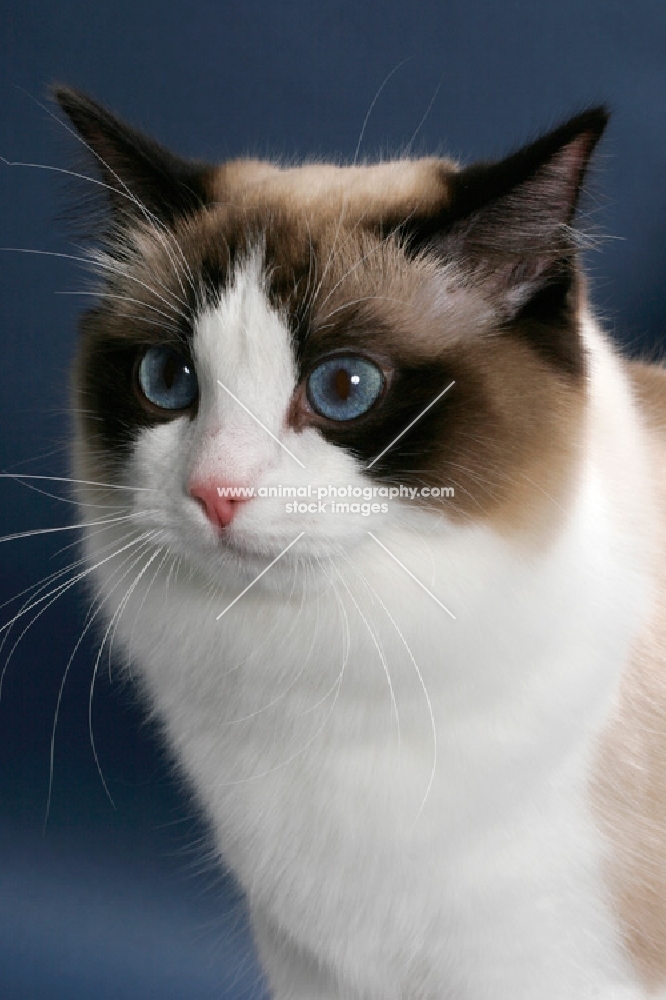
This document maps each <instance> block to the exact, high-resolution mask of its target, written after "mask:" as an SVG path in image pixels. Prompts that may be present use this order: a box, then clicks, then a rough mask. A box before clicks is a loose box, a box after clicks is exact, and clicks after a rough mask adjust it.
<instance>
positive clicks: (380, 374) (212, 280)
mask: <svg viewBox="0 0 666 1000" xmlns="http://www.w3.org/2000/svg"><path fill="white" fill-rule="evenodd" d="M59 100H60V101H61V104H62V105H63V107H64V108H65V110H66V111H67V112H68V114H69V115H70V117H71V118H72V120H73V121H74V123H75V124H76V126H77V127H78V129H79V130H80V132H81V134H82V135H83V136H84V137H85V140H86V142H87V143H88V144H89V146H90V147H91V148H92V149H93V150H94V152H95V154H96V155H97V156H98V157H99V158H101V160H102V161H103V167H102V174H103V179H104V182H105V183H106V184H107V185H108V188H109V190H110V191H111V197H110V201H111V207H112V215H111V218H112V222H111V225H110V227H109V228H108V229H107V231H106V233H105V235H104V237H103V240H102V249H101V250H100V251H99V253H98V256H97V258H96V261H97V266H98V269H99V271H100V273H101V275H102V277H103V278H104V286H103V288H102V289H101V293H100V302H99V305H98V306H97V307H96V308H95V309H93V310H91V311H90V312H89V313H88V314H87V315H86V316H85V318H84V321H83V325H82V333H83V335H82V340H81V347H80V352H79V358H78V363H77V369H76V377H75V393H76V397H77V399H76V404H77V409H78V411H80V412H81V413H82V414H83V416H82V417H81V418H80V424H79V434H78V441H77V457H78V464H79V471H80V472H81V473H82V478H86V479H89V480H92V481H98V482H102V483H111V484H113V483H117V484H119V485H122V486H124V487H130V488H131V492H132V503H133V506H134V509H135V511H139V512H141V524H142V526H143V527H144V528H145V529H146V530H149V531H150V530H154V531H156V532H158V533H159V539H160V544H162V545H166V546H167V547H168V548H169V550H170V551H173V552H177V553H179V554H181V555H182V556H183V557H184V558H186V559H187V560H188V561H190V562H191V563H193V564H194V565H196V566H197V567H199V568H203V569H204V570H205V571H206V573H207V574H208V575H209V576H212V577H213V578H215V577H221V576H224V575H228V572H229V567H230V566H233V567H234V568H235V569H237V570H239V571H242V572H247V573H250V574H254V573H256V572H258V571H259V570H260V569H262V568H264V567H265V566H266V561H267V558H268V559H274V558H277V557H278V556H280V554H281V553H282V552H283V551H284V550H285V548H286V547H287V546H289V545H290V543H292V542H293V541H294V539H295V538H297V537H298V536H299V535H300V538H299V544H298V546H297V548H295V549H294V552H293V553H291V554H290V555H289V557H288V558H292V557H293V558H300V557H301V556H303V555H305V556H307V557H310V559H311V561H312V562H315V563H316V561H317V560H318V559H322V558H331V557H335V556H336V555H343V554H345V553H346V552H348V551H350V550H353V548H354V547H355V545H357V544H358V543H359V541H361V540H362V539H364V538H365V537H366V536H367V532H368V531H369V530H370V531H381V530H383V529H384V528H391V527H394V526H406V527H412V528H414V529H417V530H419V529H420V528H422V527H423V526H424V523H425V522H424V518H425V519H427V525H428V529H429V530H437V531H444V532H446V531H455V530H460V529H461V527H463V528H464V526H466V525H468V524H470V523H474V522H477V521H482V522H484V523H488V522H489V523H491V524H493V525H494V526H495V527H496V528H497V529H498V530H500V531H503V532H514V533H515V532H524V531H526V530H527V531H528V532H529V531H533V530H535V528H536V526H538V525H542V524H543V522H544V516H545V514H544V512H547V516H546V520H548V517H549V516H550V514H551V513H552V511H553V509H554V507H555V508H557V507H558V504H557V503H556V504H555V505H554V506H553V504H552V500H553V499H556V498H557V497H558V496H561V495H562V493H563V491H564V490H566V486H567V483H568V482H569V476H570V474H571V471H572V463H573V462H574V456H575V448H573V447H572V443H573V442H574V441H575V437H576V428H577V426H578V421H579V419H580V413H581V405H582V402H583V398H584V374H585V360H584V356H583V352H582V347H581V341H580V336H579V331H578V316H579V308H580V299H581V291H580V286H579V282H578V277H577V271H576V268H575V263H574V259H573V257H574V254H573V251H574V247H573V245H572V241H571V237H570V232H569V228H568V224H569V222H570V221H571V217H572V214H573V211H574V207H575V201H576V197H577V192H578V188H579V186H580V182H581V178H582V173H583V170H584V168H585V165H586V163H587V159H588V157H589V155H590V153H591V150H592V148H593V146H594V144H595V142H596V140H597V138H598V136H599V134H600V132H601V129H602V128H603V124H604V121H605V118H604V116H603V113H601V112H590V113H588V114H587V115H584V116H581V117H580V118H578V119H575V120H574V121H573V122H571V123H569V125H567V126H564V127H563V128H562V129H560V130H558V131H557V132H555V133H552V134H551V135H550V136H548V137H546V138H545V139H543V140H540V141H539V142H537V143H535V144H533V146H531V147H528V148H527V149H526V150H523V151H521V153H520V154H517V155H516V156H514V157H512V158H509V159H508V160H506V161H503V162H502V163H501V164H497V165H494V166H491V167H487V168H472V169H470V170H467V171H458V170H457V169H456V168H455V167H454V166H453V165H452V164H451V163H449V162H448V161H441V160H421V161H397V162H395V163H391V164H382V165H377V166H373V167H350V168H339V167H333V166H307V167H302V168H292V169H287V170H282V169H279V168H277V167H274V166H272V165H269V164H264V163H257V162H255V161H235V162H232V163H230V164H227V165H224V166H222V167H220V168H209V167H203V166H201V167H199V166H197V165H191V164H184V163H182V162H181V161H178V160H176V159H175V158H173V157H171V155H170V154H166V153H165V152H164V151H163V150H161V149H160V148H159V147H156V146H155V145H153V144H151V143H150V142H149V141H147V140H145V139H143V137H140V136H138V135H137V134H136V133H134V132H132V131H131V130H128V129H127V128H126V127H125V126H122V125H120V124H119V123H118V122H117V121H116V120H115V119H112V118H111V117H110V116H109V115H108V114H107V113H106V112H103V111H102V110H101V109H99V108H98V107H97V106H96V105H93V104H92V102H89V101H88V100H87V99H85V98H82V97H81V96H80V95H76V94H73V93H72V92H68V91H63V92H60V94H59ZM329 486H332V487H335V488H337V489H338V490H340V489H341V488H347V489H349V488H350V489H351V495H345V494H344V493H340V494H339V495H338V496H337V497H335V496H333V497H332V496H330V495H326V496H324V495H323V492H322V491H323V490H324V489H326V488H328V487H329ZM400 486H402V487H403V495H402V496H401V497H395V496H390V495H389V496H387V495H386V491H387V490H389V489H390V488H391V487H393V488H394V489H395V488H396V487H398V488H399V487H400ZM229 488H242V489H246V490H253V491H254V493H255V495H254V496H253V497H252V498H251V499H245V500H243V501H242V502H240V501H233V500H230V499H228V497H221V496H220V492H219V491H220V490H222V491H224V490H227V489H229ZM373 488H374V489H373ZM405 489H408V490H410V491H411V493H410V495H409V496H405V495H404V491H405ZM433 489H434V490H435V491H437V490H439V491H442V492H447V493H448V495H446V496H445V497H444V496H442V497H437V498H433V497H432V495H426V496H423V495H422V493H423V491H424V490H425V491H426V492H427V491H429V493H430V494H432V491H433ZM290 490H291V491H294V490H297V491H299V490H300V495H297V496H295V497H294V496H293V492H292V494H291V495H289V491H290ZM416 491H419V494H417V493H416ZM304 493H305V494H306V495H304ZM275 494H277V495H275ZM87 495H91V494H90V493H88V494H87ZM544 497H546V498H547V499H548V503H545V502H544ZM333 504H349V505H350V509H349V510H348V511H347V510H345V509H344V507H343V508H338V510H337V512H336V511H335V509H334V507H333Z"/></svg>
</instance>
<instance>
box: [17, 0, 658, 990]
mask: <svg viewBox="0 0 666 1000" xmlns="http://www.w3.org/2000/svg"><path fill="white" fill-rule="evenodd" d="M0 45H1V47H2V49H1V56H0V122H1V123H2V127H1V130H0V154H1V155H2V156H4V157H6V158H7V159H9V160H22V161H29V162H33V163H43V164H54V165H59V166H65V165H67V163H68V158H67V156H68V154H67V142H65V141H64V136H65V133H64V130H63V129H62V128H60V127H59V126H57V125H56V124H55V123H54V122H53V120H52V119H51V118H49V116H48V114H47V113H46V112H45V111H44V110H42V109H41V108H40V107H39V106H38V104H36V103H35V100H34V98H37V99H38V100H40V101H41V100H43V99H44V97H45V92H46V86H47V84H48V83H49V82H51V81H53V80H60V81H63V82H67V83H71V84H74V85H76V86H78V87H81V88H84V89H86V90H88V91H90V92H91V93H92V94H93V95H95V96H96V97H98V98H99V99H100V100H102V101H103V102H105V103H107V104H108V105H110V106H111V107H112V108H114V109H115V110H117V111H118V112H119V113H121V114H123V115H124V116H126V117H127V118H129V119H130V120H131V121H133V122H134V123H136V124H138V125H140V126H142V127H144V128H146V129H147V130H149V131H150V132H152V133H154V134H155V135H156V136H157V137H158V138H159V139H161V140H162V141H163V142H165V143H167V144H170V145H172V146H173V147H174V148H176V149H177V150H179V151H180V152H182V153H184V154H189V155H193V156H199V157H204V158H210V159H213V158H224V157H227V156H233V155H238V154H241V153H248V152H249V153H252V154H255V155H273V156H274V155H278V156H281V157H288V158H294V157H301V156H304V155H310V154H315V155H316V156H319V157H322V156H335V157H340V156H342V157H346V158H350V157H352V156H353V155H354V151H355V149H356V146H357V142H358V141H359V136H360V134H361V129H362V126H363V122H364V119H365V117H366V114H367V113H368V111H369V109H370V108H371V106H372V113H371V114H370V116H369V120H368V122H367V127H366V128H365V131H364V133H363V138H362V142H361V149H360V152H361V156H372V155H376V154H378V153H387V152H391V151H394V152H395V151H399V150H400V149H401V148H403V147H404V146H405V145H406V144H407V143H408V142H409V141H410V139H412V136H413V135H414V133H415V132H417V134H416V137H415V139H414V144H413V148H414V150H415V151H417V152H418V151H426V150H427V151H430V152H433V151H442V152H449V153H452V154H453V155H455V156H459V157H461V158H464V159H466V160H469V159H472V158H474V157H490V156H494V155H499V154H501V153H502V152H504V151H507V150H508V149H509V148H510V147H512V146H514V145H515V144H516V143H518V142H520V141H522V140H525V139H528V138H530V137H532V136H533V135H534V134H535V132H537V131H539V130H540V129H542V128H544V127H547V126H549V125H551V124H553V123H554V122H555V121H557V120H558V119H559V118H561V117H562V116H564V115H566V114H568V113H570V112H573V111H576V110H578V109H580V108H581V107H583V106H585V105H586V104H589V103H591V102H595V101H598V100H607V101H608V102H609V103H610V105H611V107H612V109H613V112H614V115H613V119H612V122H611V125H610V128H609V131H608V134H607V137H606V138H605V140H604V142H603V145H602V148H601V150H600V153H599V155H598V156H597V158H596V168H595V171H594V178H593V185H592V190H591V192H590V194H589V195H588V197H587V200H586V204H585V211H586V216H585V220H584V221H585V224H586V225H587V226H588V227H589V226H592V227H593V228H594V229H595V230H596V231H597V232H598V233H602V234H605V235H606V236H608V237H609V238H608V239H606V240H603V241H602V243H601V250H600V252H595V253H594V254H593V255H591V256H590V259H589V267H590V271H591V275H592V279H593V289H594V298H595V301H596V303H597V306H598V308H599V310H600V311H601V313H602V314H603V316H604V317H605V318H606V321H607V324H608V326H609V328H610V329H611V330H612V331H613V332H614V333H615V335H616V336H617V337H618V339H621V340H623V341H624V342H625V343H626V344H628V345H631V346H632V348H634V349H639V348H640V347H641V346H643V347H645V346H647V347H651V348H653V349H654V348H655V346H656V345H659V344H661V343H662V342H663V340H662V338H663V332H664V330H665V328H666V325H665V324H664V315H665V312H666V293H665V292H664V289H663V279H664V276H665V269H664V263H663V262H664V244H665V240H664V236H665V235H666V184H665V183H664V178H665V177H666V119H665V116H664V108H665V107H666V61H665V53H666V7H665V6H664V4H663V2H661V0H634V2H633V3H631V4H628V3H627V2H626V0H583V2H581V0H558V2H557V3H551V2H549V3H545V2H535V0H494V2H493V0H437V2H419V0H412V2H410V3H405V2H396V0H368V2H365V3H363V2H359V0H344V2H340V3H332V2H327V0H324V2H321V3H318V4H308V3H305V2H301V0H289V2H282V3H277V2H272V3H268V2H258V0H243V2H239V3H229V2H213V0H163V2H161V3H153V4H147V3H142V2H138V0H122V2H115V3H113V2H104V0H103V2H101V3H97V4H95V3H89V2H77V0H59V2H58V3H48V2H47V0H42V2H41V3H40V2H37V0H5V2H4V4H3V6H2V12H1V13H0ZM393 70H394V73H393V75H392V76H391V77H390V79H388V81H387V82H386V85H385V87H384V88H383V89H382V91H381V93H379V95H378V96H377V94H378V89H379V88H380V86H381V84H382V81H384V80H385V79H386V77H387V75H388V74H390V73H391V71H393ZM375 97H377V100H376V103H375V104H374V105H373V100H374V99H375ZM431 101H432V106H431V108H430V111H429V113H428V114H427V116H426V117H425V120H423V117H424V114H425V112H426V109H427V108H428V106H429V105H430V103H431ZM417 130H418V131H417ZM65 203H66V197H65V196H64V191H63V184H62V182H61V179H59V178H58V176H57V175H54V174H49V173H48V172H46V171H41V170H38V169H33V168H24V167H9V166H1V165H0V204H1V206H2V215H1V219H0V244H1V245H2V246H3V247H23V248H28V249H38V250H45V251H52V252H55V253H67V252H73V253H76V249H72V245H71V244H70V243H68V242H67V239H66V238H65V235H64V232H63V228H62V227H61V226H59V225H58V223H57V221H56V216H57V213H58V211H59V209H60V208H62V207H63V205H64V204H65ZM0 283H1V289H0V331H1V334H2V335H1V337H0V356H1V359H2V368H1V377H0V412H1V414H2V440H1V444H0V448H1V450H0V468H2V469H4V470H10V471H23V472H30V473H33V474H45V475H47V474H50V475H58V474H61V475H62V474H66V469H67V466H66V460H65V455H64V451H63V444H64V442H65V441H66V438H67V380H68V375H67V372H68V366H69V363H70V359H71V356H72V351H73V346H74V342H75V326H76V315H77V312H78V310H79V308H80V304H81V300H80V299H77V298H76V297H71V296H70V297H68V296H64V295H59V294H57V293H59V292H62V291H71V290H76V289H77V288H80V287H81V274H80V272H79V270H77V267H76V265H75V264H73V263H72V262H71V261H68V260H66V259H63V258H58V257H51V256H44V257H40V256H37V255H28V254H18V253H12V252H7V251H4V250H3V251H0ZM31 482H32V483H33V485H37V486H41V487H42V488H46V489H47V490H48V489H54V491H56V492H60V493H61V495H62V496H66V491H63V490H55V488H54V487H53V486H50V485H49V484H48V483H39V481H37V482H35V481H31ZM0 498H1V500H0V505H1V514H2V532H3V535H4V534H9V533H14V532H21V531H28V530H30V529H33V528H43V527H53V526H64V525H67V524H69V523H71V520H72V509H71V507H70V506H69V505H68V504H67V503H64V502H61V501H57V500H53V499H50V498H49V497H46V496H44V495H42V494H39V493H36V492H35V491H34V490H30V489H29V488H27V487H26V486H25V485H20V484H16V483H14V482H12V481H11V480H6V479H3V480H0ZM71 541H73V536H72V533H71V532H67V531H63V532H61V533H58V534H55V535H45V536H37V537H35V538H29V539H21V540H14V541H7V542H4V543H3V544H2V547H1V549H0V552H1V555H2V578H1V587H0V601H5V600H8V599H9V598H11V597H12V596H13V595H15V594H17V593H18V592H20V591H21V590H22V589H23V588H25V587H28V586H30V585H31V584H33V583H35V582H36V581H38V580H39V579H40V578H41V577H43V576H45V575H46V574H48V573H50V572H53V571H54V570H56V569H57V568H58V567H61V566H63V565H65V563H66V560H67V558H68V556H70V557H71V556H72V551H73V550H72V549H71V548H70V549H67V550H66V551H65V552H64V553H61V554H60V555H59V556H58V555H54V553H56V551H57V550H58V549H60V548H61V547H62V546H65V545H67V544H69V543H70V542H71ZM12 609H14V610H17V605H16V604H10V605H7V606H5V607H3V608H2V609H0V617H2V616H4V618H3V619H2V620H6V619H7V618H8V617H10V612H11V610H12ZM35 610H37V609H35ZM85 610H86V602H85V595H84V594H83V592H82V591H81V590H76V589H75V590H73V591H71V592H68V593H67V594H65V595H63V597H61V598H60V599H59V600H58V601H57V602H56V603H55V604H54V605H53V607H52V608H50V609H49V611H48V612H47V613H45V614H44V615H43V616H42V617H41V618H40V619H39V620H38V621H36V622H35V624H34V626H33V627H32V628H31V629H30V630H29V631H28V632H27V633H26V635H25V636H24V638H23V639H22V641H21V643H20V645H19V646H18V648H17V650H16V652H15V653H14V654H13V655H12V658H11V659H10V661H9V663H8V665H7V669H6V674H5V677H4V684H3V689H2V699H1V701H0V996H2V997H8V998H11V1000H22V998H28V997H30V998H37V1000H56V998H58V1000H60V998H62V1000H78V998H83V997H85V998H88V997H95V998H103V997H109V998H111V997H112V998H113V1000H125V998H127V1000H129V998H132V1000H136V998H139V997H140V998H150V997H155V998H160V1000H166V998H170V997H173V998H188V1000H195V998H196V1000H199V998H213V997H218V998H219V997H223V996H227V997H244V998H249V997H255V998H258V997H259V996H260V995H261V985H260V983H259V980H258V979H257V970H256V966H255V965H254V964H253V961H252V959H251V957H250V954H249V950H248V939H247V934H246V931H245V929H244V926H243V920H242V909H241V904H240V903H239V900H238V897H237V896H236V895H235V894H234V891H233V888H232V887H231V886H230V884H229V883H228V882H227V881H225V880H224V879H223V878H222V877H221V876H219V875H216V874H215V873H214V871H213V869H212V868H211V865H210V863H209V861H208V860H207V856H206V831H205V829H204V828H203V827H202V826H201V825H200V823H199V821H198V820H197V818H196V814H195V811H194V809H193V808H192V806H191V804H190V803H189V802H188V799H187V796H186V793H184V792H183V790H181V789H179V788H178V786H177V783H176V782H175V781H174V780H173V779H172V777H171V776H170V771H169V767H168V764H167V763H166V761H165V760H164V758H163V756H162V754H161V751H160V749H159V742H158V740H157V739H156V737H155V734H154V733H153V732H152V731H151V730H150V729H148V728H147V727H145V725H143V723H142V721H141V719H142V717H141V712H140V708H139V706H137V704H136V702H135V696H134V694H133V692H132V690H131V688H129V687H123V686H122V685H120V684H119V683H118V681H117V680H116V681H115V683H113V684H110V683H109V681H108V677H107V672H106V669H104V670H102V671H101V674H100V678H99V681H98V684H97V687H96V691H95V699H94V713H93V722H94V732H95V738H96V746H97V751H98V755H99V760H100V765H101V769H102V771H103V774H104V777H105V779H106V783H107V785H108V788H109V790H110V793H111V796H112V798H113V800H114V803H115V808H113V807H112V805H111V803H110V802H109V799H108V798H107V796H106V793H105V791H104V787H103V784H102V781H101V779H100V777H99V775H98V773H97V769H96V766H95V761H94V757H93V753H92V750H91V745H90V738H89V733H88V717H87V711H88V708H87V701H88V691H89V686H90V678H91V674H92V664H93V658H94V647H93V644H92V643H84V644H83V645H82V647H81V649H80V650H79V653H78V654H77V656H76V657H75V659H74V661H73V663H72V666H71V669H70V671H69V673H68V676H67V682H66V684H65V686H64V689H63V696H62V701H61V705H60V713H59V722H58V727H57V731H56V736H55V757H54V772H53V787H52V795H51V800H50V814H49V820H48V824H47V826H46V829H45V831H44V829H43V824H44V814H45V810H46V805H47V799H48V788H49V756H50V743H51V734H52V729H53V719H54V713H55V709H56V703H57V700H58V692H59V688H60V685H61V681H62V678H63V674H64V671H65V667H66V664H67V661H68V658H69V656H70V653H71V651H72V649H73V648H74V645H75V643H76V640H77V637H78V635H79V633H80V631H81V629H82V626H83V622H84V615H85ZM29 617H30V616H29ZM29 617H28V619H25V623H26V624H27V621H28V620H29ZM19 632H20V629H19V630H18V631H16V632H15V633H14V635H15V636H16V637H17V636H18V634H19ZM12 642H13V640H12ZM12 642H10V643H9V644H8V645H7V646H6V647H5V650H4V651H3V654H2V656H3V658H2V660H0V669H1V668H2V665H3V664H4V662H5V659H4V658H5V657H6V655H7V653H8V652H9V649H10V648H11V645H12Z"/></svg>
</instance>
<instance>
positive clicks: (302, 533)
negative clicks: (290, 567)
mask: <svg viewBox="0 0 666 1000" xmlns="http://www.w3.org/2000/svg"><path fill="white" fill-rule="evenodd" d="M304 534H305V532H304V531H301V533H300V535H297V536H296V538H294V540H293V542H289V545H288V546H287V547H286V549H283V550H282V552H281V553H280V555H279V556H276V557H275V559H274V560H273V562H272V563H269V564H268V566H267V567H266V569H262V571H261V573H260V574H259V576H255V578H254V580H253V581H252V583H248V585H247V587H246V588H245V590H241V592H240V594H239V595H238V597H234V599H233V601H232V602H231V604H227V606H226V608H225V609H224V611H221V612H220V613H219V615H218V616H217V618H216V619H215V621H216V622H219V620H220V618H221V617H222V615H226V613H227V611H228V610H229V608H233V606H234V604H235V603H236V601H240V599H241V597H242V596H243V594H247V592H248V590H249V589H250V587H254V585H255V583H257V581H258V580H261V578H262V576H263V575H264V574H265V573H268V571H269V569H270V568H271V566H275V563H276V562H277V561H278V559H282V556H283V555H285V554H286V553H287V552H288V551H289V549H290V548H291V547H292V545H295V544H296V542H297V541H298V539H299V538H302V537H303V535H304Z"/></svg>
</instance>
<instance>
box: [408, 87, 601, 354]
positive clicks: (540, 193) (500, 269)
mask: <svg viewBox="0 0 666 1000" xmlns="http://www.w3.org/2000/svg"><path fill="white" fill-rule="evenodd" d="M607 121H608V113H607V111H606V109H605V108H603V107H599V108H594V109H592V110H590V111H586V112H583V113H582V114H580V115H577V116H576V117H575V118H572V119H570V120H569V121H568V122H566V123H565V124H564V125H561V126H560V127H559V128H557V129H555V130H554V131H552V132H550V133H548V134H547V135H545V136H543V137H541V138H540V139H537V140H536V142H533V143H531V144H530V145H527V146H525V147H523V148H522V149H520V150H518V152H516V153H513V154H512V155H511V156H508V157H507V158H506V159H503V160H501V161H499V162H497V163H492V164H475V165H473V166H471V167H468V168H467V169H464V170H461V171H460V172H459V173H457V174H454V175H453V176H452V177H451V179H450V200H449V203H448V204H447V206H446V207H445V208H444V209H443V210H442V211H441V212H439V213H436V214H434V215H433V216H431V217H429V218H423V219H418V220H415V221H414V222H412V223H410V224H409V226H408V229H407V234H406V235H407V239H408V246H409V247H410V249H411V251H412V252H429V253H434V254H436V255H437V257H439V258H440V259H441V260H442V261H443V262H444V263H450V264H452V265H455V267H456V269H457V270H459V271H460V272H461V280H463V281H473V282H474V283H475V284H477V285H479V286H481V287H483V289H484V291H485V294H486V295H487V297H489V298H490V299H491V301H492V303H493V305H494V306H495V308H496V311H497V315H498V319H499V321H500V322H502V321H503V322H505V323H517V324H518V325H519V326H520V327H521V328H522V329H527V328H528V327H532V328H533V330H534V331H535V333H536V335H537V341H538V343H537V345H536V346H537V347H539V348H540V349H542V348H545V350H546V352H548V351H550V353H551V355H552V357H553V359H554V360H557V358H558V357H559V358H560V360H561V361H562V363H563V364H564V367H565V368H566V367H569V368H572V367H573V368H575V364H576V362H575V357H574V355H573V354H572V351H571V345H570V344H569V345H568V344H567V337H566V335H565V336H562V334H563V332H564V331H565V330H566V329H567V328H569V327H570V325H571V319H572V316H573V313H574V312H575V310H576V307H577V304H578V303H577V300H578V292H579V288H578V281H577V269H576V266H575V265H576V250H577V246H576V240H575V236H574V234H573V233H572V230H571V228H570V227H571V223H572V221H573V217H574V214H575V211H576V206H577V202H578V196H579V193H580V190H581V186H582V183H583V178H584V175H585V171H586V168H587V165H588V163H589V160H590V157H591V155H592V152H593V150H594V148H595V146H596V144H597V142H598V141H599V139H600V137H601V135H602V133H603V130H604V128H605V126H606V123H607ZM546 325H548V326H550V327H551V329H552V332H553V335H554V337H555V340H554V342H553V343H552V344H551V345H550V346H549V345H548V343H547V342H546V340H544V336H543V334H544V326H546Z"/></svg>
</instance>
